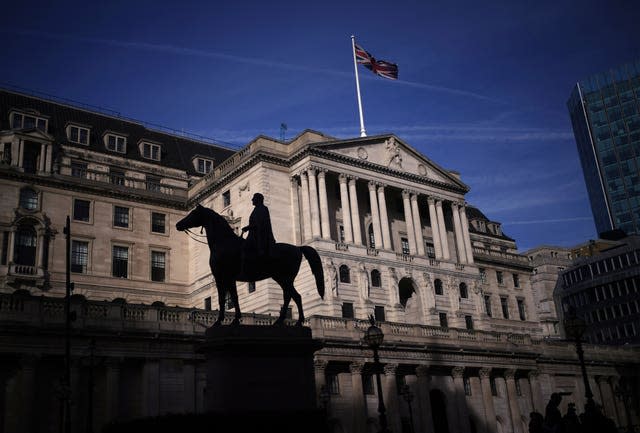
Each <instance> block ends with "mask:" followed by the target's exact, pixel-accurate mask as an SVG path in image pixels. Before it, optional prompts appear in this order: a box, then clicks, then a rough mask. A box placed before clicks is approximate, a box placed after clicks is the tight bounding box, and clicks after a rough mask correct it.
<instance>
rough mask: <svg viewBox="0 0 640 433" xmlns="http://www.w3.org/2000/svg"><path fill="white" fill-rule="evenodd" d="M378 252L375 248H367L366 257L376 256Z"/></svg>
mask: <svg viewBox="0 0 640 433" xmlns="http://www.w3.org/2000/svg"><path fill="white" fill-rule="evenodd" d="M379 252H380V251H379V250H377V249H376V248H367V255H368V256H377V255H378V253H379Z"/></svg>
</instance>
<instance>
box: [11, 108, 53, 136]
mask: <svg viewBox="0 0 640 433" xmlns="http://www.w3.org/2000/svg"><path fill="white" fill-rule="evenodd" d="M10 119H11V129H31V128H37V129H39V130H40V131H42V132H47V123H48V120H47V119H46V118H44V117H39V116H35V115H32V114H23V113H17V112H12V113H11V117H10Z"/></svg>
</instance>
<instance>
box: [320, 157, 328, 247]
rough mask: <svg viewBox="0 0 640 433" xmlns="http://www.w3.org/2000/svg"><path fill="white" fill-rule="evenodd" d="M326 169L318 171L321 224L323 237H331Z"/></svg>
mask: <svg viewBox="0 0 640 433" xmlns="http://www.w3.org/2000/svg"><path fill="white" fill-rule="evenodd" d="M326 172H327V171H326V170H320V171H319V172H318V194H319V196H320V197H319V199H320V225H321V228H322V239H331V229H330V224H329V205H328V201H327V180H326Z"/></svg>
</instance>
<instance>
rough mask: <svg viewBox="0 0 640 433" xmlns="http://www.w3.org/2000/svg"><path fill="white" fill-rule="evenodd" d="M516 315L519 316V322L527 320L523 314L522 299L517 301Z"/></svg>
mask: <svg viewBox="0 0 640 433" xmlns="http://www.w3.org/2000/svg"><path fill="white" fill-rule="evenodd" d="M518 314H519V315H520V320H527V316H526V314H525V307H524V299H518Z"/></svg>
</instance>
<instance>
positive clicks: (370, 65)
mask: <svg viewBox="0 0 640 433" xmlns="http://www.w3.org/2000/svg"><path fill="white" fill-rule="evenodd" d="M355 53H356V61H357V62H358V63H359V64H361V65H363V66H364V67H365V68H367V69H369V70H370V71H371V72H373V73H374V74H376V75H380V76H381V77H384V78H389V79H390V80H397V79H398V65H396V64H395V63H390V62H387V61H384V60H376V59H375V57H373V56H372V55H371V54H369V53H368V52H367V51H366V50H365V49H364V48H362V47H361V46H360V45H357V44H355Z"/></svg>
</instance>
